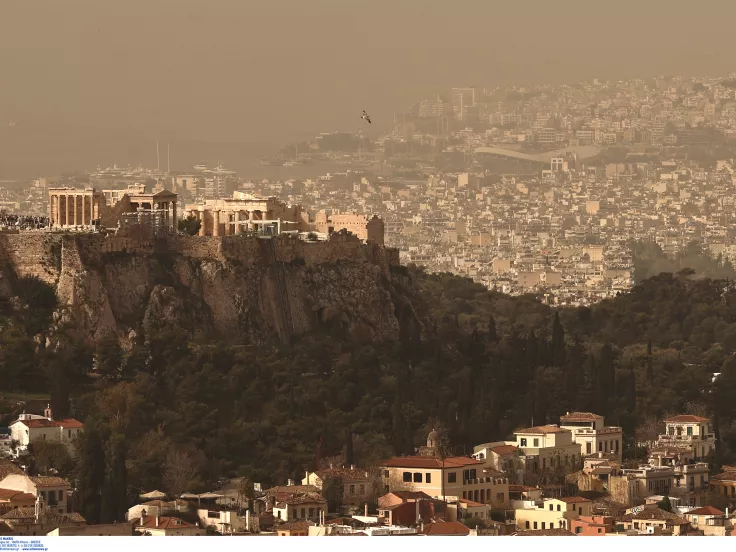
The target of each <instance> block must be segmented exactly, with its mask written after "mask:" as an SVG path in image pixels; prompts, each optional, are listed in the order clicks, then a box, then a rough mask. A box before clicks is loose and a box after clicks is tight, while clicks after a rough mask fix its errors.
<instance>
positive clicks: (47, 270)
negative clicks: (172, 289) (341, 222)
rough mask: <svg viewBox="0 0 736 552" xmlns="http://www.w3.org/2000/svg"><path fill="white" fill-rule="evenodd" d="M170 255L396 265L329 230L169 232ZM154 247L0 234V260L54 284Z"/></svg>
mask: <svg viewBox="0 0 736 552" xmlns="http://www.w3.org/2000/svg"><path fill="white" fill-rule="evenodd" d="M158 247H159V248H160V247H165V248H167V249H168V250H169V251H170V252H171V253H173V254H180V255H183V256H185V257H189V258H193V259H201V260H205V259H206V260H214V261H221V262H222V261H227V260H230V261H238V262H242V263H247V262H259V263H264V264H266V265H268V264H271V263H272V262H273V261H274V259H275V260H276V261H280V262H284V263H291V262H295V261H303V262H304V264H305V265H306V266H318V265H321V264H328V263H335V262H338V261H352V262H362V263H371V264H376V265H379V266H382V267H388V266H395V265H398V264H400V263H399V255H398V250H396V249H393V248H387V247H383V246H379V245H377V244H374V243H368V244H365V243H363V242H362V241H361V240H360V239H358V238H357V237H355V236H352V235H346V234H332V236H330V239H328V240H326V241H317V242H306V241H304V240H300V239H299V238H296V237H293V236H288V235H282V236H279V237H276V238H272V239H263V238H257V237H253V236H219V237H210V236H204V237H201V236H183V235H178V236H172V237H170V238H168V240H167V241H166V242H164V243H163V245H162V244H161V243H159V244H158ZM156 249H157V244H156V243H155V242H154V241H153V240H141V239H137V238H136V237H135V236H128V235H112V234H108V235H104V234H93V233H90V234H72V233H55V232H19V233H11V232H2V233H0V262H7V263H9V264H10V265H12V267H13V269H14V271H15V272H16V274H17V275H18V276H20V277H23V276H37V277H38V278H40V279H41V280H43V281H45V282H47V283H49V284H54V283H55V282H56V280H57V279H58V277H59V274H60V272H61V269H62V266H63V267H64V268H65V269H71V270H81V269H82V267H83V266H85V265H86V266H90V264H98V263H100V262H102V255H103V254H105V253H130V254H138V255H147V254H151V253H152V252H154V251H155V250H156Z"/></svg>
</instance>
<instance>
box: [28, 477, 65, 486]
mask: <svg viewBox="0 0 736 552" xmlns="http://www.w3.org/2000/svg"><path fill="white" fill-rule="evenodd" d="M30 480H31V481H33V483H34V484H35V485H36V487H64V486H67V487H68V486H69V483H68V482H67V481H66V479H64V478H63V477H50V476H45V475H38V476H34V477H30Z"/></svg>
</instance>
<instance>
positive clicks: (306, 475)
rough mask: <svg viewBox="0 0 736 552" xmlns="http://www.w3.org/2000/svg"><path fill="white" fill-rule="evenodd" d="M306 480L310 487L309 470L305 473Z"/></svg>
mask: <svg viewBox="0 0 736 552" xmlns="http://www.w3.org/2000/svg"><path fill="white" fill-rule="evenodd" d="M304 478H305V479H306V481H307V485H309V470H307V471H305V472H304Z"/></svg>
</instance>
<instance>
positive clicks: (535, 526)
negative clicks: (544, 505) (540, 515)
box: [534, 521, 538, 529]
mask: <svg viewBox="0 0 736 552" xmlns="http://www.w3.org/2000/svg"><path fill="white" fill-rule="evenodd" d="M534 528H535V529H537V528H538V527H537V522H536V521H535V522H534Z"/></svg>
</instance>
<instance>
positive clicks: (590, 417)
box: [560, 412, 603, 422]
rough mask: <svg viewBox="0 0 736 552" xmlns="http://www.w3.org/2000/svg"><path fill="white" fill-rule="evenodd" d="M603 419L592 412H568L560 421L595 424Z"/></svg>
mask: <svg viewBox="0 0 736 552" xmlns="http://www.w3.org/2000/svg"><path fill="white" fill-rule="evenodd" d="M602 419H603V416H599V415H598V414H593V413H592V412H568V413H567V414H565V415H564V416H560V420H561V421H563V422H595V421H597V420H602Z"/></svg>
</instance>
